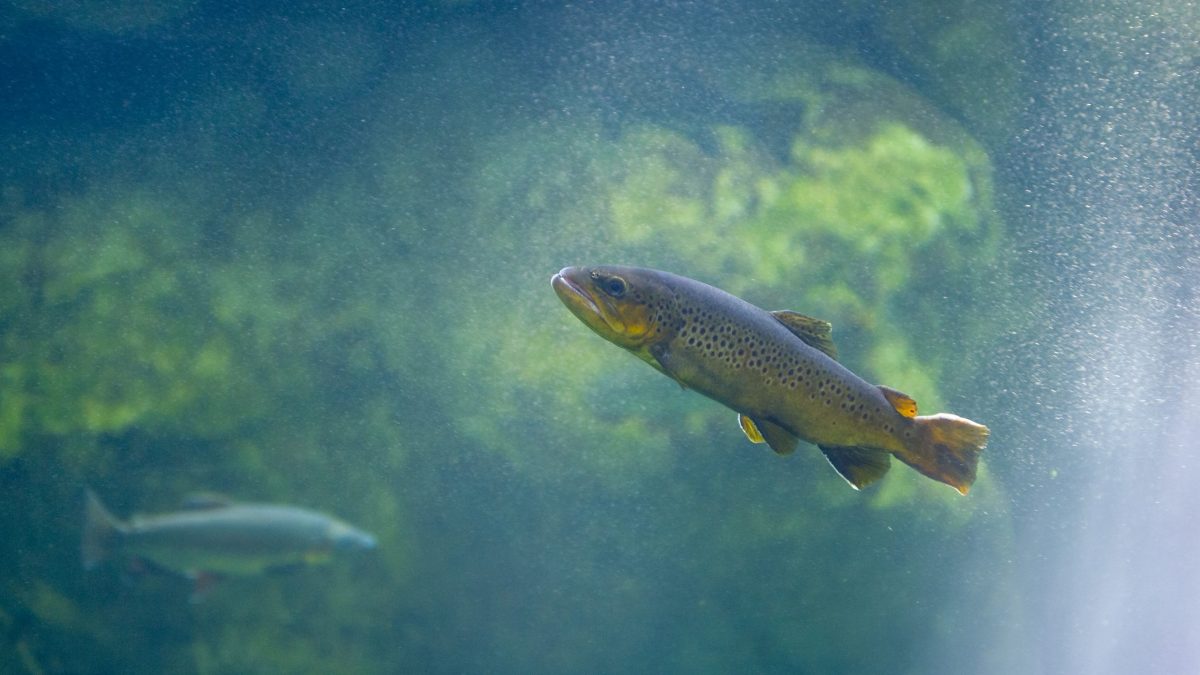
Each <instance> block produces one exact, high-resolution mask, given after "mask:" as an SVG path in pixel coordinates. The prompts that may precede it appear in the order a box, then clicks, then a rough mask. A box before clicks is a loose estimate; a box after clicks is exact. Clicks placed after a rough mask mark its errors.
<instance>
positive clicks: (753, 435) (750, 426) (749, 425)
mask: <svg viewBox="0 0 1200 675" xmlns="http://www.w3.org/2000/svg"><path fill="white" fill-rule="evenodd" d="M738 426H739V427H741V428H742V433H743V434H746V438H749V439H750V442H751V443H766V442H767V441H766V439H764V438H763V436H762V432H761V431H759V430H758V427H757V426H755V425H754V420H752V419H750V418H749V417H746V416H745V415H743V414H741V413H738Z"/></svg>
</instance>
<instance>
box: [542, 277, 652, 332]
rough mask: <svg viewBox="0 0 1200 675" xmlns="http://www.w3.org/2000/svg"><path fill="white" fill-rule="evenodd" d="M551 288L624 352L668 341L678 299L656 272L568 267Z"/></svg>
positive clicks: (568, 306) (589, 325)
mask: <svg viewBox="0 0 1200 675" xmlns="http://www.w3.org/2000/svg"><path fill="white" fill-rule="evenodd" d="M550 283H551V284H552V285H553V286H554V292H555V293H557V294H558V297H559V299H560V300H562V301H563V304H564V305H566V306H567V309H569V310H571V313H572V314H574V315H575V316H576V317H578V318H579V320H580V321H582V322H583V323H584V324H586V325H587V327H588V328H591V329H592V330H593V331H595V332H596V333H598V334H600V336H601V337H603V338H605V339H606V340H608V341H610V342H612V343H614V344H617V345H619V346H621V347H624V348H626V349H630V350H633V351H639V350H643V349H645V348H646V347H648V346H650V345H651V344H654V343H656V342H659V341H660V340H663V339H666V338H668V337H669V335H668V332H669V329H670V325H669V323H670V319H669V317H670V316H671V315H672V308H673V307H674V302H673V299H674V295H673V294H672V293H671V291H670V289H669V288H668V287H667V286H666V284H665V283H664V282H663V281H662V280H661V279H659V278H658V277H657V276H655V274H654V273H653V270H643V269H638V268H635V267H564V268H563V269H562V270H560V271H559V272H558V274H555V275H554V276H553V277H552V278H551V280H550Z"/></svg>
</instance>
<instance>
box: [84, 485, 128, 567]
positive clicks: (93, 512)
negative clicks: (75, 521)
mask: <svg viewBox="0 0 1200 675" xmlns="http://www.w3.org/2000/svg"><path fill="white" fill-rule="evenodd" d="M84 499H85V500H86V504H85V505H84V510H83V545H82V547H81V549H82V551H83V568H84V569H87V570H90V569H92V568H93V567H95V566H96V565H99V564H100V563H101V562H103V561H104V559H105V558H107V557H108V556H109V555H110V554H111V553H112V550H113V547H114V546H115V545H116V543H117V541H118V540H119V539H120V537H121V535H122V534H123V533H124V532H125V525H124V523H122V522H121V521H120V520H118V519H117V517H116V516H114V515H113V514H111V513H109V512H108V509H106V508H104V504H103V503H101V502H100V498H99V497H97V496H96V493H94V492H92V491H91V490H87V494H86V496H85V497H84Z"/></svg>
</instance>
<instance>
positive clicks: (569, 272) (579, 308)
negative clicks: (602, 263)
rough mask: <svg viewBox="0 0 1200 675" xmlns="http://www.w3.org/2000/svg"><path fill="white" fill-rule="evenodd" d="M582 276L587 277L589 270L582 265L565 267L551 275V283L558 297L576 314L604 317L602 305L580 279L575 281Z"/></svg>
mask: <svg viewBox="0 0 1200 675" xmlns="http://www.w3.org/2000/svg"><path fill="white" fill-rule="evenodd" d="M580 276H583V277H586V276H587V270H585V269H583V268H582V267H564V268H562V269H561V270H559V271H558V273H557V274H555V275H554V276H552V277H550V285H551V286H553V287H554V292H555V293H557V294H558V299H559V300H562V301H563V304H564V305H566V306H567V308H568V309H570V310H571V312H572V313H574V314H575V315H576V316H578V317H580V318H583V317H584V316H585V315H590V316H593V317H603V316H604V313H603V312H602V311H600V306H599V305H597V304H596V301H595V300H593V299H592V295H591V294H590V293H588V292H587V290H585V289H584V287H583V286H582V285H580V283H579V282H578V281H575V278H578V277H580Z"/></svg>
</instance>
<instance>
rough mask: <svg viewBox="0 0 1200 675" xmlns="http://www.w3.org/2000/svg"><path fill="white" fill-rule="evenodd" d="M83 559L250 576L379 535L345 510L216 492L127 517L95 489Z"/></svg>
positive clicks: (363, 545) (360, 545) (365, 543)
mask: <svg viewBox="0 0 1200 675" xmlns="http://www.w3.org/2000/svg"><path fill="white" fill-rule="evenodd" d="M86 499H87V504H86V506H85V514H84V534H83V564H84V567H85V568H89V569H90V568H92V567H94V566H96V565H97V564H99V563H100V562H101V561H103V560H104V559H106V558H108V557H110V556H112V555H122V556H131V557H134V558H138V559H141V560H145V561H148V562H150V563H152V564H153V565H154V566H156V567H159V568H162V569H167V570H171V571H174V572H178V573H181V574H185V575H187V576H189V577H192V578H200V577H201V576H204V575H208V576H215V577H220V576H246V575H254V574H261V573H263V572H266V571H268V570H271V569H275V568H283V567H291V566H295V565H303V564H311V563H316V562H321V561H323V560H325V559H327V558H328V557H329V556H330V555H331V554H332V553H334V552H335V551H339V550H351V549H371V548H374V547H375V538H374V537H373V536H371V535H370V534H368V533H366V532H363V531H362V530H359V529H357V528H355V527H353V526H351V525H349V524H347V523H344V522H342V521H340V520H338V519H337V518H334V517H332V516H328V515H325V514H323V513H319V512H316V511H311V510H309V509H304V508H300V507H296V506H287V505H280V504H250V503H239V502H233V501H229V500H225V499H221V498H217V497H214V496H211V495H207V496H204V497H201V498H197V499H191V500H189V501H188V502H186V503H185V508H184V509H183V510H181V511H177V512H172V513H163V514H157V515H148V516H134V517H133V518H131V519H130V520H129V521H128V522H123V521H121V520H119V519H118V518H116V517H115V516H113V515H112V514H111V513H109V511H108V509H106V508H105V507H104V505H103V504H102V503H101V502H100V499H99V498H98V497H97V496H96V495H95V494H94V493H92V492H91V491H90V490H89V491H88V492H87V496H86Z"/></svg>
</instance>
